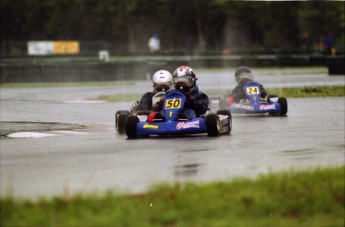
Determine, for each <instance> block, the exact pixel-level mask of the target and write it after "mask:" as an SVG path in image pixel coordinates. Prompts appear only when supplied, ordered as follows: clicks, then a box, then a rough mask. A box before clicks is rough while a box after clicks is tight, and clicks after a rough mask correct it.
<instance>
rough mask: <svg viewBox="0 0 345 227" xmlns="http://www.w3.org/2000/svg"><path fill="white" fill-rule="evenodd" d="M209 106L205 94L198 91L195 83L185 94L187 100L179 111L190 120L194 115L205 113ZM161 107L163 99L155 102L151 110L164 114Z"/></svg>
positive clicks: (198, 115)
mask: <svg viewBox="0 0 345 227" xmlns="http://www.w3.org/2000/svg"><path fill="white" fill-rule="evenodd" d="M208 106H209V99H208V97H207V95H206V94H205V93H203V92H201V91H199V88H198V86H197V85H196V84H195V85H194V88H193V90H192V91H191V92H189V93H188V94H187V100H186V103H185V106H184V109H183V111H182V112H181V113H183V114H184V115H185V117H186V118H187V119H188V120H190V119H193V118H196V117H200V115H202V114H205V113H206V111H207V110H208ZM162 109H163V99H161V100H160V101H159V102H157V103H156V104H155V105H154V106H153V109H152V110H153V111H157V112H159V111H160V113H161V115H164V111H161V110H162Z"/></svg>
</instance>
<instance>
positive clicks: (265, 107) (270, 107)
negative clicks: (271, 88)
mask: <svg viewBox="0 0 345 227" xmlns="http://www.w3.org/2000/svg"><path fill="white" fill-rule="evenodd" d="M259 109H260V110H275V109H276V106H275V105H274V104H270V105H260V107H259Z"/></svg>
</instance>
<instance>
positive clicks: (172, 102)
mask: <svg viewBox="0 0 345 227" xmlns="http://www.w3.org/2000/svg"><path fill="white" fill-rule="evenodd" d="M181 101H182V100H181V99H167V100H166V101H165V108H166V109H174V108H180V107H181Z"/></svg>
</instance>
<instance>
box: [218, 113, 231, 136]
mask: <svg viewBox="0 0 345 227" xmlns="http://www.w3.org/2000/svg"><path fill="white" fill-rule="evenodd" d="M217 115H226V116H228V130H226V131H225V132H224V133H223V134H230V132H231V129H232V117H231V112H230V111H229V110H218V111H217Z"/></svg>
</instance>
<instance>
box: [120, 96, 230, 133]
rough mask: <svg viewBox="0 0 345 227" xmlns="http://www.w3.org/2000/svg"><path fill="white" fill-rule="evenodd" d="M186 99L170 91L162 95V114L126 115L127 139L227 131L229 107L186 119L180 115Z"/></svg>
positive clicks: (228, 128) (228, 126)
mask: <svg viewBox="0 0 345 227" xmlns="http://www.w3.org/2000/svg"><path fill="white" fill-rule="evenodd" d="M186 99H187V97H186V95H185V94H184V93H183V92H181V91H177V90H173V91H170V92H168V93H166V94H165V96H164V98H163V110H162V111H163V114H162V115H160V114H159V115H158V116H160V117H157V118H154V119H151V120H150V121H147V119H146V120H144V121H143V120H142V119H141V120H139V118H138V117H137V116H135V115H130V116H128V117H127V121H126V134H127V136H128V138H137V137H140V136H148V135H183V134H201V133H207V134H208V135H209V136H218V135H225V134H230V132H231V127H232V118H231V113H230V111H229V110H218V111H217V113H210V114H207V115H203V116H200V117H196V118H193V119H190V120H188V119H186V117H183V116H182V115H181V114H180V113H181V112H182V111H183V110H184V109H185V103H186ZM162 116H164V117H162Z"/></svg>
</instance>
